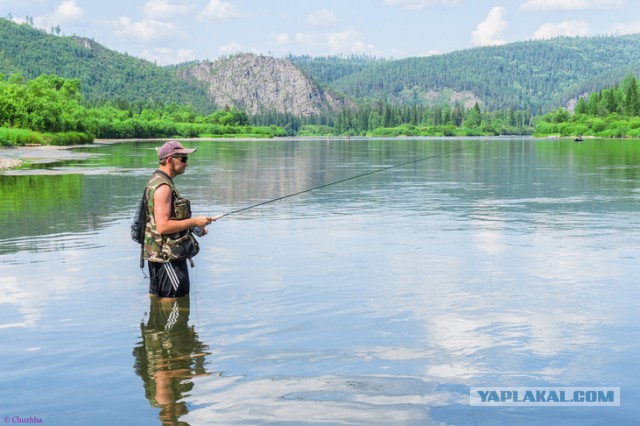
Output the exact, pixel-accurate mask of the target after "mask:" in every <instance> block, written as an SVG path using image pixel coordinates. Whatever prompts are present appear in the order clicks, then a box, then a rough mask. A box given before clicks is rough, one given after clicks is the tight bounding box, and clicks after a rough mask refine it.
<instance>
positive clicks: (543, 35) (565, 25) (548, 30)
mask: <svg viewBox="0 0 640 426" xmlns="http://www.w3.org/2000/svg"><path fill="white" fill-rule="evenodd" d="M587 35H589V24H587V23H586V22H584V21H564V22H560V23H559V24H544V25H541V26H540V28H538V30H537V31H536V32H535V33H534V34H533V39H534V40H541V39H549V38H554V37H560V36H569V37H575V36H587Z"/></svg>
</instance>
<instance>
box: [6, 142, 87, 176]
mask: <svg viewBox="0 0 640 426" xmlns="http://www.w3.org/2000/svg"><path fill="white" fill-rule="evenodd" d="M83 146H87V145H69V146H61V145H36V146H20V147H0V171H7V170H11V169H15V168H18V167H20V166H22V165H23V164H24V163H31V164H34V163H40V164H41V163H49V162H52V161H60V160H65V159H72V158H78V157H81V156H83V155H85V154H81V153H74V152H73V150H74V149H75V148H80V147H83ZM85 156H86V155H85Z"/></svg>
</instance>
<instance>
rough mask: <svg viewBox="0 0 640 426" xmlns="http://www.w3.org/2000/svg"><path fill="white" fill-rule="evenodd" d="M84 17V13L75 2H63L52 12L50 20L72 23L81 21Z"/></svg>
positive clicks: (70, 0) (68, 0) (71, 0)
mask: <svg viewBox="0 0 640 426" xmlns="http://www.w3.org/2000/svg"><path fill="white" fill-rule="evenodd" d="M83 17H84V11H83V10H82V8H81V7H80V6H78V4H77V3H76V2H75V0H64V1H63V2H62V3H60V5H59V6H58V7H56V10H55V11H54V12H53V15H52V16H51V19H53V20H55V21H57V22H72V21H78V20H81V19H82V18H83Z"/></svg>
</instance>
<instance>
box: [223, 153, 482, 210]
mask: <svg viewBox="0 0 640 426" xmlns="http://www.w3.org/2000/svg"><path fill="white" fill-rule="evenodd" d="M470 148H473V146H468V147H466V148H458V149H454V150H452V151H447V152H443V153H440V154H435V155H429V156H427V157H423V158H418V159H417V160H411V161H407V162H405V163H401V164H395V165H393V166H388V167H383V168H381V169H376V170H372V171H369V172H366V173H362V174H359V175H356V176H351V177H348V178H345V179H340V180H336V181H333V182H329V183H325V184H323V185H318V186H314V187H313V188H308V189H305V190H302V191H298V192H294V193H293V194H287V195H283V196H281V197H278V198H274V199H271V200H267V201H263V202H260V203H257V204H253V205H251V206H247V207H242V208H240V209H237V210H233V211H230V212H227V213H223V214H221V215H218V216H214V217H215V220H220V219H222V218H223V217H226V216H230V215H232V214H236V213H240V212H243V211H246V210H250V209H253V208H256V207H260V206H264V205H265V204H271V203H275V202H276V201H281V200H284V199H285V198H291V197H295V196H298V195H301V194H305V193H307V192H311V191H316V190H318V189H322V188H326V187H328V186H333V185H338V184H340V183H345V182H349V181H351V180H355V179H360V178H363V177H365V176H370V175H373V174H376V173H381V172H386V171H388V170H391V169H397V168H399V167H404V166H408V165H409V164H414V163H420V162H422V161H427V160H430V159H432V158H438V157H442V156H444V155H449V154H455V153H456V152H462V151H465V150H467V149H470Z"/></svg>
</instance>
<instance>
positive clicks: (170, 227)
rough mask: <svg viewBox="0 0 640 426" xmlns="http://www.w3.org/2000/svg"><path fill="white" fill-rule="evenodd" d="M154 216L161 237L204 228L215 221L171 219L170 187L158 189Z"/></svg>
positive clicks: (209, 219) (206, 218)
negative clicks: (195, 228)
mask: <svg viewBox="0 0 640 426" xmlns="http://www.w3.org/2000/svg"><path fill="white" fill-rule="evenodd" d="M153 214H154V216H155V219H156V230H157V231H158V233H159V234H161V235H165V234H173V233H176V232H180V231H184V230H186V229H189V228H193V227H194V226H199V227H201V228H204V227H205V226H207V225H208V224H210V223H211V222H212V220H211V219H213V218H209V217H206V216H196V217H192V218H190V219H184V220H175V219H171V188H170V187H169V186H168V185H161V186H159V187H158V188H156V190H155V192H154V194H153Z"/></svg>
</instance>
